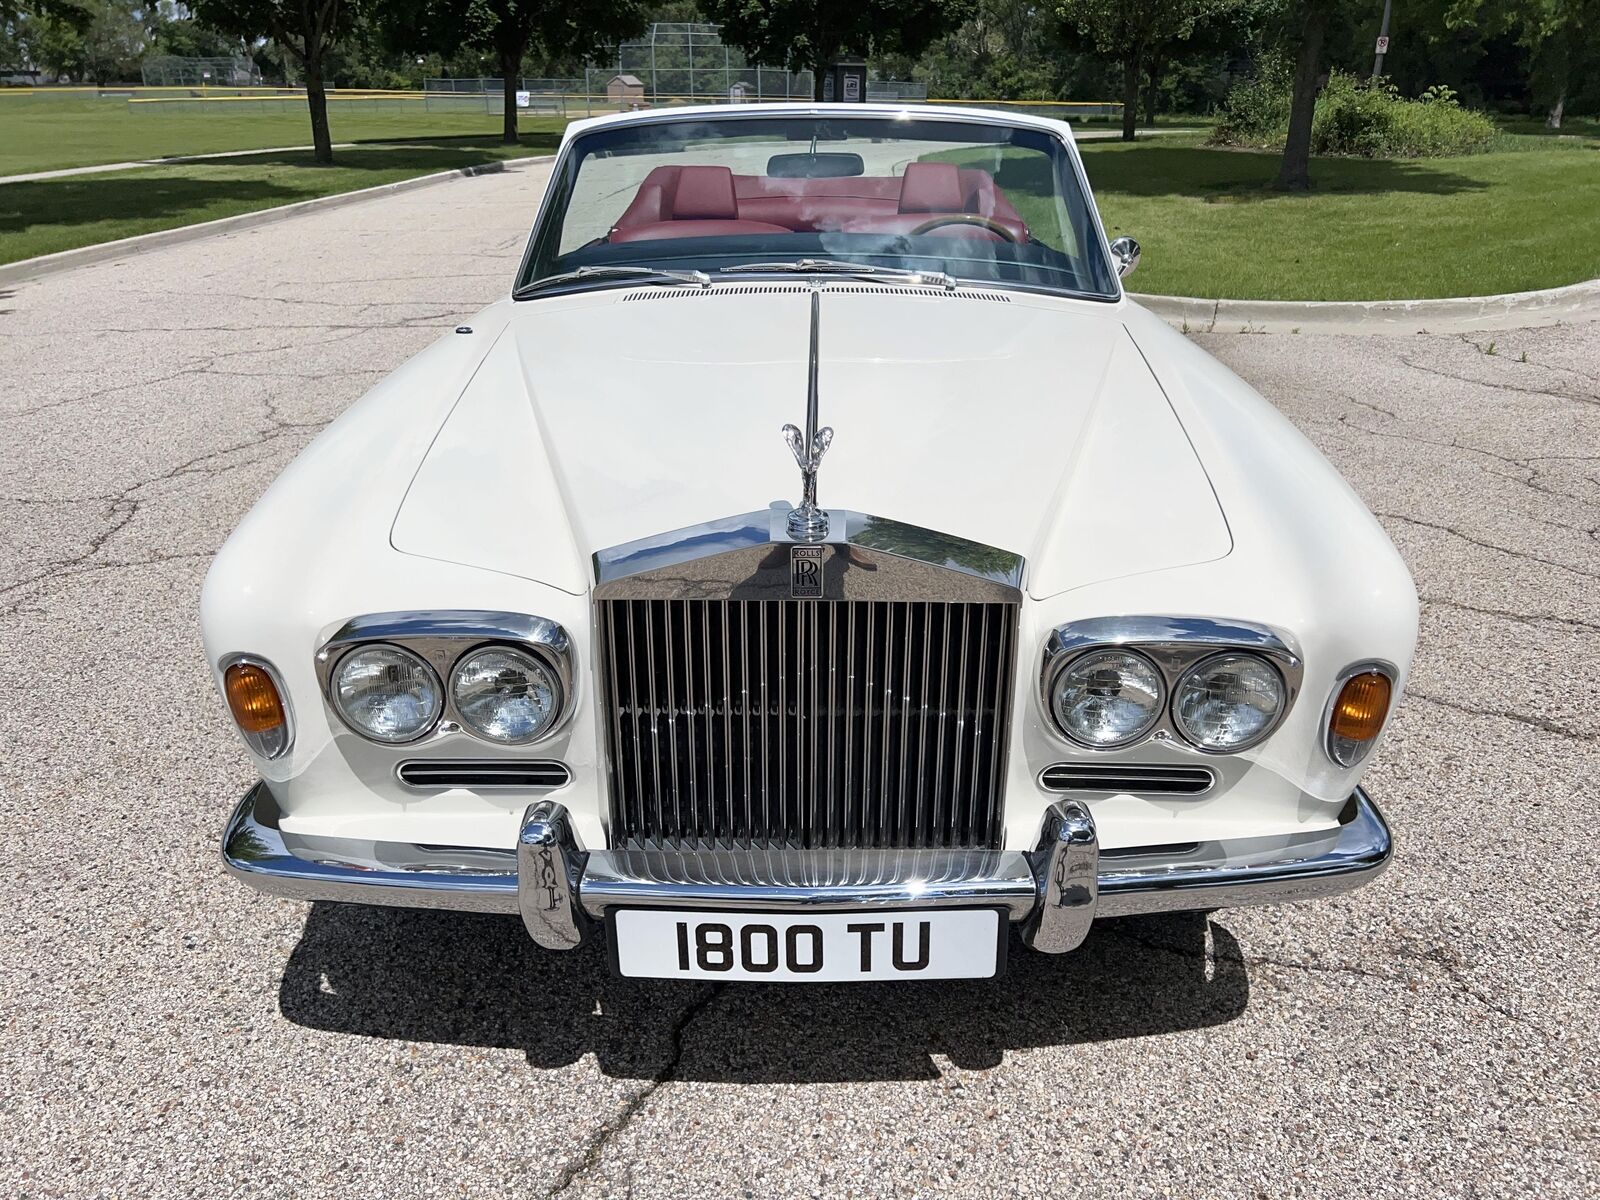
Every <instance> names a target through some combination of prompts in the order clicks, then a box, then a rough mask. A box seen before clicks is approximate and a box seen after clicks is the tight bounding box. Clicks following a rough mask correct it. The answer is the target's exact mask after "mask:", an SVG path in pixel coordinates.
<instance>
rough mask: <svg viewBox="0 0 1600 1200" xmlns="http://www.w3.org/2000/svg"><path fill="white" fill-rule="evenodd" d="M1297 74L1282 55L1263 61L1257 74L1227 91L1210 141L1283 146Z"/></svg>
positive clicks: (1232, 144) (1240, 144) (1227, 144)
mask: <svg viewBox="0 0 1600 1200" xmlns="http://www.w3.org/2000/svg"><path fill="white" fill-rule="evenodd" d="M1293 81H1294V71H1293V69H1292V68H1291V67H1290V65H1289V60H1288V59H1286V58H1284V57H1282V56H1281V55H1268V56H1267V57H1265V58H1263V59H1262V60H1261V63H1260V66H1259V68H1258V69H1257V71H1256V74H1255V75H1254V76H1253V77H1252V78H1249V79H1244V80H1241V81H1240V82H1238V83H1236V84H1234V85H1233V87H1232V88H1231V89H1229V91H1228V95H1227V98H1226V99H1224V100H1223V102H1222V112H1221V114H1220V116H1219V117H1218V118H1217V124H1216V128H1215V129H1213V130H1212V132H1211V141H1212V142H1213V143H1215V144H1217V145H1222V146H1270V145H1272V143H1273V141H1274V140H1276V141H1277V143H1278V145H1280V146H1281V145H1282V144H1283V138H1284V134H1285V133H1286V132H1287V130H1288V128H1289V99H1290V95H1289V91H1290V85H1291V84H1292V83H1293Z"/></svg>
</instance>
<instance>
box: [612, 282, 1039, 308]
mask: <svg viewBox="0 0 1600 1200" xmlns="http://www.w3.org/2000/svg"><path fill="white" fill-rule="evenodd" d="M818 290H820V291H822V292H827V293H838V294H850V295H883V296H953V297H954V298H956V299H957V300H987V301H989V302H991V303H994V304H1010V303H1011V297H1010V296H1008V295H1006V294H1005V293H1004V292H988V291H981V290H979V289H977V288H954V289H952V290H949V291H947V290H945V289H944V288H942V287H937V286H935V285H933V284H928V285H926V286H923V287H909V286H906V285H904V284H894V283H824V284H823V285H822V286H821V288H820V289H818ZM811 291H812V288H811V286H810V285H808V284H803V283H739V284H731V285H729V284H713V285H712V286H711V287H708V288H651V289H649V290H648V291H638V292H628V293H626V294H625V295H624V296H623V297H622V302H623V303H624V304H629V303H632V302H634V301H640V300H697V299H700V300H703V299H705V298H706V297H708V296H709V297H717V296H793V295H803V294H807V293H809V292H811Z"/></svg>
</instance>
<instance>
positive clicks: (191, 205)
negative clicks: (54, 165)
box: [0, 174, 306, 236]
mask: <svg viewBox="0 0 1600 1200" xmlns="http://www.w3.org/2000/svg"><path fill="white" fill-rule="evenodd" d="M305 198H306V193H305V192H303V191H301V190H300V189H298V188H291V187H284V186H282V185H280V184H276V183H273V182H271V181H269V180H264V179H229V178H227V177H226V176H219V177H202V178H184V177H180V176H171V177H160V178H151V177H142V178H138V179H118V178H117V177H116V176H115V175H114V174H107V175H84V176H81V177H76V178H68V179H52V180H48V181H40V182H37V183H8V184H5V185H4V186H0V234H7V233H22V232H24V231H26V230H28V229H31V228H33V227H35V226H61V225H88V224H93V223H95V222H99V221H117V222H123V221H147V220H153V219H158V218H162V217H170V216H173V215H175V214H179V213H184V212H190V211H193V210H195V209H204V208H206V207H209V206H211V205H215V204H218V203H229V204H242V205H246V206H248V207H251V208H266V207H268V206H270V205H272V204H287V203H289V202H291V201H294V200H304V199H305ZM210 215H212V214H203V215H202V216H200V217H197V218H195V219H197V220H204V219H207V217H209V216H210ZM119 236H120V235H119Z"/></svg>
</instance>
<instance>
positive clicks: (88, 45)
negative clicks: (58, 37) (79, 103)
mask: <svg viewBox="0 0 1600 1200" xmlns="http://www.w3.org/2000/svg"><path fill="white" fill-rule="evenodd" d="M88 12H89V20H88V22H87V24H85V26H84V28H83V61H82V64H81V69H82V71H83V75H84V77H85V78H87V79H92V80H94V81H95V83H97V84H99V85H101V86H104V85H105V84H107V83H111V82H112V81H114V80H123V79H132V78H133V76H134V73H135V72H136V71H137V70H138V63H139V59H140V58H141V57H143V55H144V48H145V41H146V37H145V29H144V25H143V24H142V23H141V22H140V20H139V18H138V17H136V16H134V13H133V10H132V9H131V8H129V7H128V6H127V4H126V0H124V2H123V3H118V2H117V0H90V3H89V5H88Z"/></svg>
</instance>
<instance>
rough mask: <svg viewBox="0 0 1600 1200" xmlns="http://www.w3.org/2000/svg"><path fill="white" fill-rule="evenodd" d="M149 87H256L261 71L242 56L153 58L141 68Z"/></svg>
mask: <svg viewBox="0 0 1600 1200" xmlns="http://www.w3.org/2000/svg"><path fill="white" fill-rule="evenodd" d="M139 74H140V76H141V78H142V79H143V80H144V85H145V86H146V87H208V86H209V87H257V86H259V85H260V83H261V69H260V68H259V67H257V66H256V64H255V63H253V62H252V61H250V59H248V58H245V57H243V56H234V57H224V58H184V57H181V56H179V55H175V54H153V55H150V56H149V57H147V58H146V59H145V60H144V62H143V63H141V64H140V66H139Z"/></svg>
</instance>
